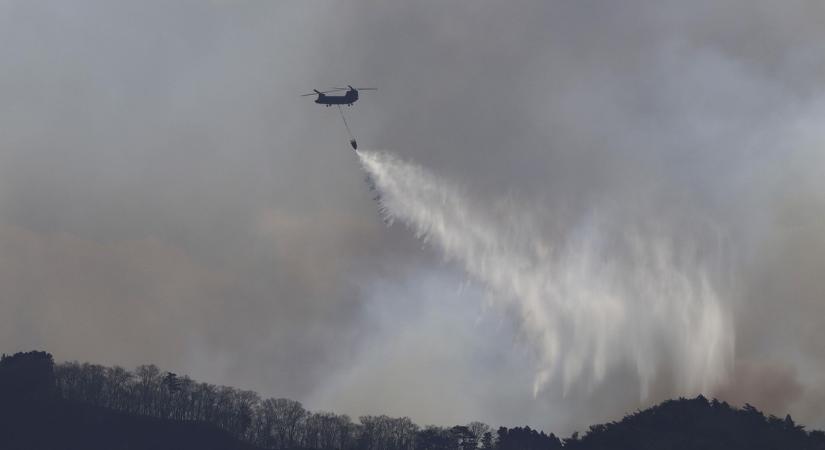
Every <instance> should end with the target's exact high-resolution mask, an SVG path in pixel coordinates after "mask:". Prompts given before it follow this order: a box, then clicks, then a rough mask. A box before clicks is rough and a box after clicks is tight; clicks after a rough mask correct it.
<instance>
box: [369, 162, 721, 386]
mask: <svg viewBox="0 0 825 450" xmlns="http://www.w3.org/2000/svg"><path fill="white" fill-rule="evenodd" d="M358 156H359V158H360V161H361V164H362V166H363V168H364V170H365V171H366V172H367V174H368V181H369V182H370V184H371V186H372V187H373V188H374V189H375V190H376V191H377V193H378V197H377V199H378V201H379V205H380V209H381V213H382V214H383V215H384V217H385V219H386V220H387V222H389V223H392V222H394V221H400V222H403V223H404V224H405V225H406V226H407V227H408V228H409V229H410V230H411V231H412V232H414V233H415V235H416V236H417V237H419V238H421V239H423V240H424V241H426V242H428V243H430V244H432V246H434V247H436V248H437V249H438V250H439V251H440V252H441V253H442V254H443V255H444V257H445V258H446V259H447V260H450V261H454V262H455V263H457V264H459V265H460V266H461V267H462V268H463V269H464V270H465V271H466V273H467V275H468V276H469V277H470V278H471V279H472V280H474V281H476V282H478V283H480V284H482V285H483V286H484V287H485V288H487V289H489V302H490V304H491V306H492V307H494V308H495V309H496V310H498V311H499V312H500V311H506V312H511V313H512V314H513V315H514V316H515V319H516V320H517V323H518V326H519V329H520V331H521V333H522V334H523V336H524V339H525V340H526V341H527V343H528V344H529V345H530V346H531V347H532V348H533V349H534V350H535V370H536V373H535V382H534V387H533V389H534V393H536V394H538V392H539V391H541V390H542V389H543V388H544V387H545V386H546V385H547V384H548V383H550V382H551V381H553V380H555V379H559V380H560V381H561V383H562V387H563V390H564V392H568V391H569V390H571V389H585V390H588V391H589V390H592V387H593V385H594V384H597V383H600V382H602V381H603V380H604V377H605V374H606V373H607V372H608V371H609V370H610V369H611V368H615V367H616V366H619V365H621V364H631V365H632V367H634V368H635V371H636V373H637V375H638V378H639V383H640V387H641V389H640V392H641V394H642V397H643V399H645V398H646V397H647V395H648V392H649V385H650V383H651V382H652V381H653V379H654V377H655V376H656V374H657V372H658V371H659V370H660V369H661V368H663V367H668V368H669V369H670V370H672V371H673V373H674V377H675V380H674V381H675V384H676V388H677V392H679V393H682V394H695V393H701V392H708V391H710V390H711V389H712V388H714V387H715V386H717V385H718V384H719V383H721V382H723V381H724V380H725V378H726V377H727V376H728V375H729V371H730V369H731V361H732V356H733V350H734V336H733V334H734V333H733V323H732V320H731V316H730V311H728V310H727V309H726V308H725V307H724V304H723V302H722V301H720V296H722V295H726V293H725V292H723V291H721V290H720V287H719V286H717V285H715V284H714V283H713V281H712V280H711V278H710V277H709V274H708V271H709V270H710V269H711V268H714V269H716V268H718V265H716V263H717V262H718V261H716V262H714V261H710V260H708V258H707V257H703V256H702V255H700V254H697V251H696V247H695V246H694V245H691V243H690V242H685V241H684V238H682V239H681V240H680V239H676V237H675V236H673V235H671V234H669V232H668V231H669V230H667V229H666V228H665V227H661V226H656V224H649V223H645V220H644V219H643V218H639V220H638V221H636V222H635V223H634V222H631V223H625V222H623V221H621V220H614V219H615V218H614V217H612V215H611V213H610V212H609V211H593V212H592V214H591V215H590V216H589V217H588V218H587V219H586V220H584V221H582V222H581V223H578V224H575V226H573V227H571V228H570V229H562V230H558V231H557V232H556V233H550V232H548V231H550V230H551V229H552V228H554V227H553V217H552V211H542V210H541V209H539V208H536V207H535V206H533V207H530V206H528V205H526V204H522V203H519V202H516V201H505V200H501V201H496V200H489V199H488V200H486V202H485V203H486V205H481V204H479V203H478V201H475V202H474V201H473V200H471V199H470V197H469V196H468V195H466V193H465V192H463V191H462V189H461V187H460V186H458V185H456V184H455V183H451V182H450V181H449V180H445V179H443V178H441V177H439V176H437V175H435V174H433V173H432V172H430V171H428V170H426V169H425V168H423V167H421V166H419V165H415V164H412V163H409V162H407V161H404V160H402V159H400V158H397V157H395V156H393V155H391V154H389V153H386V152H377V151H366V150H364V151H359V152H358ZM484 206H486V207H484ZM716 256H717V257H718V255H716Z"/></svg>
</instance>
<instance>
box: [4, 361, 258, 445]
mask: <svg viewBox="0 0 825 450" xmlns="http://www.w3.org/2000/svg"><path fill="white" fill-rule="evenodd" d="M0 449H3V450H18V449H20V450H22V449H31V450H63V449H66V450H69V449H72V450H119V449H123V450H127V449H128V450H144V449H145V450H161V449H169V450H173V449H193V450H194V449H215V450H218V449H239V450H244V449H249V450H252V449H254V447H252V446H249V445H246V444H242V443H240V442H239V441H237V440H236V439H234V438H232V437H231V436H230V435H229V434H228V433H226V432H224V431H222V430H219V429H218V428H217V427H215V426H213V425H209V424H204V423H197V422H181V421H173V420H160V419H155V418H150V417H142V416H138V415H134V414H127V413H122V412H118V411H113V410H110V409H107V408H102V407H99V406H94V405H90V404H84V403H81V402H75V401H69V400H65V399H63V398H61V397H60V396H59V395H58V392H57V390H56V388H55V384H54V375H53V371H52V364H51V355H49V354H47V353H43V352H30V353H20V354H17V355H14V356H11V357H4V358H3V360H2V362H0Z"/></svg>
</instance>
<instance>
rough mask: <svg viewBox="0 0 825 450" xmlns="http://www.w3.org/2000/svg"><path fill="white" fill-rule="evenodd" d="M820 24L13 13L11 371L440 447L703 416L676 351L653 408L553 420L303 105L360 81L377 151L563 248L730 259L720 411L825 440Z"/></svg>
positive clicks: (503, 10) (4, 212)
mask: <svg viewBox="0 0 825 450" xmlns="http://www.w3.org/2000/svg"><path fill="white" fill-rule="evenodd" d="M823 23H825V5H823V3H822V2H820V1H817V0H812V1H801V0H789V1H783V2H776V1H769V0H765V1H761V0H758V1H753V0H747V1H745V0H742V1H695V2H689V3H687V2H677V1H672V2H671V1H624V2H610V1H600V2H599V1H589V0H584V1H575V2H573V1H544V0H531V1H515V2H495V1H478V0H474V1H469V0H467V1H448V2H445V1H442V0H438V1H436V0H430V1H417V2H390V1H346V2H344V1H263V0H261V1H241V0H237V1H236V0H221V1H219V0H214V1H206V0H201V1H194V0H193V1H172V2H168V1H137V0H135V1H131V2H128V1H127V2H111V1H103V0H101V1H74V2H65V1H62V0H60V1H58V0H53V1H38V2H30V1H23V0H20V1H2V2H1V3H0V61H2V63H1V64H2V66H0V67H2V70H0V99H2V101H0V286H2V292H3V294H2V296H0V297H1V298H0V346H1V347H2V351H4V352H7V353H9V352H13V351H22V350H29V349H44V350H48V351H50V352H52V353H53V354H54V355H55V357H56V358H57V359H58V360H74V359H77V360H81V361H91V362H97V363H102V364H119V365H124V366H126V367H134V366H135V365H137V364H142V363H155V364H157V365H159V366H160V367H162V368H163V369H166V370H172V371H176V372H182V373H188V374H189V375H190V376H192V377H193V378H195V379H199V380H203V381H208V382H212V383H219V384H227V385H232V386H237V387H241V388H245V389H253V390H256V391H258V392H259V393H261V394H262V395H264V396H274V397H289V398H293V399H296V400H299V401H302V402H303V403H304V404H305V405H306V406H307V407H309V408H312V409H325V410H334V411H336V412H341V413H349V414H351V415H354V416H357V415H360V414H365V413H370V414H381V413H386V414H389V415H394V416H404V415H406V416H410V417H412V418H413V419H414V420H415V421H416V422H418V423H420V424H425V423H437V424H444V425H446V424H456V423H466V422H469V421H471V420H482V421H486V422H488V423H490V424H493V425H499V424H501V425H516V424H529V425H531V426H534V427H539V428H543V429H545V430H547V431H555V432H562V433H567V432H569V431H572V430H573V429H583V428H584V427H585V426H586V425H587V424H589V423H592V422H595V421H605V420H613V419H616V418H618V417H621V415H622V414H623V413H624V412H627V411H630V410H634V409H636V408H639V407H644V406H646V405H648V404H652V403H655V402H657V401H660V400H662V399H664V398H667V397H669V396H673V395H680V394H686V392H683V391H682V390H680V389H679V388H678V386H676V385H674V384H673V383H670V382H669V381H668V380H669V379H670V378H673V374H672V373H671V374H668V373H667V372H668V370H667V368H668V367H671V372H672V371H675V370H679V367H681V365H680V364H676V363H673V364H671V362H672V361H673V360H678V359H679V358H680V355H671V356H670V357H669V358H671V359H665V360H656V364H658V365H660V366H662V367H664V370H662V371H660V372H659V375H657V378H656V379H655V380H653V388H652V391H651V393H650V395H648V396H646V397H645V398H641V397H640V396H639V390H638V387H637V386H638V384H639V380H638V379H637V374H636V373H635V372H634V371H632V370H631V371H629V370H622V369H621V368H619V369H616V370H614V371H611V372H610V373H608V374H607V376H606V377H605V378H604V379H603V381H601V382H599V383H596V384H595V385H593V386H591V387H590V389H588V390H586V391H582V392H574V393H572V394H570V393H565V392H562V391H561V390H560V389H558V386H555V385H550V386H549V387H548V388H547V389H545V390H543V391H542V392H540V393H538V394H534V390H533V386H534V381H535V375H536V361H535V355H534V351H533V349H531V346H530V345H529V342H527V341H528V340H527V339H524V336H523V333H522V332H521V330H520V328H519V322H518V320H514V318H513V317H512V315H511V314H508V313H507V311H502V310H499V309H496V308H489V307H488V306H489V304H490V301H489V300H490V298H489V297H490V295H495V293H494V292H493V293H491V292H490V291H489V290H488V289H487V287H486V286H485V285H484V283H478V282H476V281H477V280H474V279H473V277H472V274H468V273H466V272H465V270H464V267H463V266H462V265H461V264H457V263H456V262H455V261H445V259H444V257H443V256H442V254H441V253H440V252H439V251H438V249H436V248H433V245H431V243H427V242H421V241H419V240H417V239H416V238H415V236H414V235H413V234H412V233H410V232H409V231H408V230H407V229H406V228H405V227H404V226H403V224H396V225H393V226H391V227H388V226H386V225H385V224H384V223H383V222H382V220H381V218H380V216H379V214H378V208H377V206H376V204H375V202H374V201H373V199H372V198H373V196H374V194H373V193H371V192H370V191H369V190H368V188H367V186H366V184H365V183H364V173H363V172H362V170H361V167H360V165H359V163H358V160H357V158H356V157H355V155H353V152H352V151H351V150H350V149H349V147H348V143H347V135H346V132H345V130H344V128H343V125H342V123H341V121H340V117H338V115H337V111H335V110H334V109H332V108H330V109H327V108H323V107H320V106H318V105H315V104H313V103H312V101H311V99H312V97H304V98H302V97H299V95H300V94H302V93H305V92H308V91H310V90H311V89H313V88H319V89H321V88H328V87H332V86H338V85H343V84H352V85H354V86H361V87H377V88H378V89H379V90H378V91H377V92H371V93H364V94H363V95H362V99H361V100H360V101H359V102H358V103H357V104H356V105H354V106H353V107H352V108H351V109H347V111H346V112H347V114H348V119H349V121H350V126H351V127H352V130H353V132H354V134H355V136H356V138H357V139H358V142H359V144H360V146H361V147H365V148H370V149H380V150H384V151H390V152H392V153H393V154H395V155H398V156H400V157H401V158H403V159H404V160H407V161H411V162H414V163H415V164H417V165H420V166H421V167H424V168H426V169H427V170H429V171H432V172H433V173H435V174H437V176H438V177H440V178H441V179H444V180H449V182H450V183H452V184H454V185H456V186H460V187H461V189H463V190H464V191H466V192H469V193H470V194H471V195H472V196H473V197H474V198H478V199H490V203H494V202H495V201H504V202H507V201H511V202H515V203H517V204H519V205H523V206H522V208H526V209H528V210H530V211H533V212H540V213H541V214H546V215H548V216H551V217H553V218H554V223H555V225H554V226H556V227H557V228H556V229H554V230H553V232H552V233H550V232H549V231H548V233H547V235H548V236H555V238H557V239H558V240H559V241H560V242H563V241H565V240H566V239H567V238H568V237H569V236H572V235H575V234H576V233H577V232H578V231H579V228H580V227H581V224H582V223H583V222H584V221H585V219H584V218H586V217H591V216H592V215H593V214H602V213H603V212H604V211H612V213H611V214H615V215H616V216H617V217H619V216H620V217H621V219H617V220H616V221H617V223H619V225H618V227H619V230H618V231H616V232H617V233H621V232H622V229H621V228H622V226H623V225H622V224H626V223H635V222H638V219H639V218H645V219H648V218H652V219H654V220H655V222H656V223H660V224H665V225H666V226H664V227H663V229H664V230H665V233H666V234H667V238H668V239H670V240H672V241H674V242H677V243H678V245H679V246H684V247H690V248H694V249H696V250H695V252H696V254H700V255H705V254H707V255H711V256H708V257H707V258H706V259H708V260H709V261H712V264H710V265H709V267H707V269H708V270H709V271H710V274H709V277H710V279H711V282H712V283H713V286H714V289H715V292H717V294H718V296H719V302H720V303H721V304H722V306H723V308H724V310H725V311H727V312H728V313H729V314H730V318H731V323H730V326H731V327H730V328H731V329H730V333H731V335H732V336H733V341H734V342H735V346H734V350H733V351H732V353H731V354H730V355H729V358H728V359H727V360H726V361H724V362H723V364H722V365H723V366H724V367H721V368H720V370H721V371H722V372H723V373H725V374H726V378H725V379H726V381H724V382H720V383H718V384H717V385H715V386H714V387H712V388H709V389H707V392H705V393H706V394H707V395H719V396H722V397H723V398H726V399H729V400H731V401H733V402H735V403H738V404H741V403H744V402H750V403H752V404H754V405H756V406H758V407H761V408H765V409H767V410H768V411H770V412H773V413H777V414H784V413H786V412H791V413H792V414H793V415H794V418H796V419H797V420H798V421H801V422H803V423H806V424H808V425H810V426H818V427H823V426H825V388H823V386H825V375H823V374H825V346H823V345H822V342H825V276H823V275H825V237H824V236H825V177H822V173H823V172H825V132H823V131H822V129H823V128H822V123H823V119H825V96H824V95H823V89H822V85H823V82H825V52H823V51H822V42H825V27H823V26H822V24H823ZM483 203H484V202H479V204H481V205H482V206H481V208H482V209H483ZM491 211H492V210H491ZM619 261H621V259H619ZM621 301H623V302H631V303H632V302H633V301H634V299H633V298H622V299H621ZM669 361H670V362H669ZM632 386H633V388H629V387H632Z"/></svg>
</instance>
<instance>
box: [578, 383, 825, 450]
mask: <svg viewBox="0 0 825 450" xmlns="http://www.w3.org/2000/svg"><path fill="white" fill-rule="evenodd" d="M565 448H569V449H573V450H598V449H605V450H607V449H610V450H625V449H627V450H631V449H632V450H646V449H668V450H688V449H689V450H694V449H703V450H716V449H719V450H740V449H741V450H809V449H810V450H823V449H825V433H823V432H822V431H813V432H810V433H808V432H806V431H805V430H804V427H803V426H800V425H797V424H795V423H794V422H793V419H791V417H790V416H786V417H785V419H780V418H777V417H774V416H767V417H766V416H764V415H763V414H762V413H761V412H759V411H758V410H757V409H756V408H754V407H753V406H750V405H746V406H745V408H743V409H738V408H733V407H731V406H730V405H728V404H727V403H725V402H719V401H716V400H712V401H708V400H707V399H705V398H704V397H702V396H699V397H697V398H694V399H679V400H669V401H666V402H664V403H661V404H660V405H657V406H654V407H652V408H649V409H646V410H644V411H640V412H637V413H635V414H632V415H629V416H626V417H625V418H624V419H622V420H621V421H620V422H613V423H609V424H604V425H594V426H591V427H590V431H589V432H588V433H587V435H586V436H584V437H583V438H582V439H581V440H578V439H574V440H568V441H567V442H566V445H565Z"/></svg>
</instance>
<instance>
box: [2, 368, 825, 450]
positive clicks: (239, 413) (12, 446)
mask: <svg viewBox="0 0 825 450" xmlns="http://www.w3.org/2000/svg"><path fill="white" fill-rule="evenodd" d="M264 448H266V449H283V450H295V449H301V450H474V449H479V448H480V449H488V450H561V449H569V450H723V449H724V450H825V433H823V432H822V431H811V432H808V431H806V430H805V429H804V427H803V426H801V425H797V424H796V423H795V422H794V421H793V419H792V418H791V417H790V416H786V417H785V418H784V419H780V418H778V417H774V416H765V415H763V414H762V413H761V412H759V411H758V410H757V409H756V408H754V407H752V406H750V405H746V406H745V407H744V408H742V409H739V408H735V407H732V406H730V405H728V404H727V403H725V402H719V401H716V400H710V401H709V400H707V399H705V398H704V397H702V396H699V397H697V398H695V399H678V400H670V401H666V402H664V403H662V404H660V405H657V406H654V407H652V408H649V409H646V410H644V411H638V412H636V413H633V414H630V415H628V416H626V417H625V418H623V419H622V420H620V421H617V422H611V423H607V424H602V425H594V426H591V427H590V429H589V431H588V432H587V433H586V434H585V435H584V436H581V437H580V436H579V435H578V434H574V435H573V436H571V437H570V438H567V439H563V440H562V439H559V438H558V437H556V436H555V435H554V434H552V433H550V434H546V433H544V432H543V431H539V430H533V429H531V428H530V427H514V428H506V427H501V428H498V430H496V431H493V430H492V429H491V428H490V427H489V426H487V425H485V424H483V423H480V422H472V423H469V424H467V425H458V426H453V427H439V426H426V427H420V426H418V425H417V424H415V423H413V422H412V420H410V419H409V418H407V417H402V418H392V417H387V416H383V415H381V416H363V417H359V418H358V421H357V422H356V421H352V420H351V419H350V418H349V417H348V416H346V415H338V414H334V413H329V412H311V411H307V410H305V409H304V408H303V406H302V405H301V404H300V403H299V402H297V401H294V400H289V399H283V398H280V399H263V400H262V399H260V398H259V397H258V395H257V394H255V393H254V392H249V391H242V390H238V389H234V388H230V387H226V386H213V385H209V384H206V383H198V382H195V381H194V380H191V379H189V378H188V377H178V376H177V375H175V374H171V373H166V374H164V373H163V372H161V371H160V370H159V369H158V368H157V367H154V366H140V367H138V369H137V370H135V372H134V373H132V372H129V371H127V370H125V369H122V368H119V367H114V368H109V367H103V366H98V365H93V364H79V363H64V364H60V365H57V366H55V365H54V363H53V361H52V356H51V355H50V354H48V353H45V352H29V353H18V354H16V355H13V356H8V357H7V356H5V355H4V356H3V358H2V360H0V450H22V449H29V450H64V449H65V450H70V449H71V450H74V449H76V450H120V449H123V450H126V449H128V450H150V449H151V450H165V449H168V450H173V449H174V450H186V449H199V450H203V449H205V450H211V449H214V450H218V449H224V450H232V449H241V450H255V449H264Z"/></svg>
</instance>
